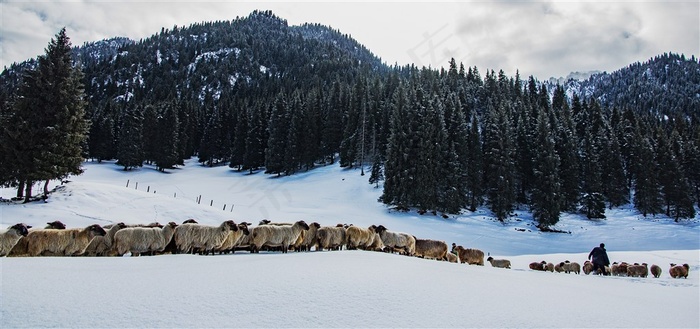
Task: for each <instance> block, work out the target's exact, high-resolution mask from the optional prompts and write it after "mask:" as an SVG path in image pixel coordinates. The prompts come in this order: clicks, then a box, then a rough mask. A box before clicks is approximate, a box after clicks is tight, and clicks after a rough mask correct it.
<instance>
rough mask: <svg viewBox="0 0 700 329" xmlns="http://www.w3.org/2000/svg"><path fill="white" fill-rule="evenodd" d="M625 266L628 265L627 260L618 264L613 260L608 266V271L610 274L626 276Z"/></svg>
mask: <svg viewBox="0 0 700 329" xmlns="http://www.w3.org/2000/svg"><path fill="white" fill-rule="evenodd" d="M627 266H629V264H628V263H627V262H621V263H619V264H618V263H617V262H614V263H613V264H612V266H611V267H610V272H611V274H612V275H615V276H626V275H627Z"/></svg>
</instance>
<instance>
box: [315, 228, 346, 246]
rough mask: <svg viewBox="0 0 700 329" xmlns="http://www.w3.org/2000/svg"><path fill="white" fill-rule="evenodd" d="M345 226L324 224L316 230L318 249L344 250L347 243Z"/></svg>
mask: <svg viewBox="0 0 700 329" xmlns="http://www.w3.org/2000/svg"><path fill="white" fill-rule="evenodd" d="M346 236H347V234H346V232H345V227H344V226H343V225H342V224H341V225H340V226H337V225H336V226H324V227H321V228H319V229H318V230H317V231H316V250H324V249H325V250H342V249H343V246H344V245H345V244H346V243H347V239H346Z"/></svg>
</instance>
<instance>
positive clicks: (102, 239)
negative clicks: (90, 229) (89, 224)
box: [82, 223, 126, 256]
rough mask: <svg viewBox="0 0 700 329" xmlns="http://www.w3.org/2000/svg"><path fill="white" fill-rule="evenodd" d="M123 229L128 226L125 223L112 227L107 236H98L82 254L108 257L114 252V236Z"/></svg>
mask: <svg viewBox="0 0 700 329" xmlns="http://www.w3.org/2000/svg"><path fill="white" fill-rule="evenodd" d="M103 228H104V227H103ZM123 228H126V224H124V223H116V224H113V225H112V227H110V228H109V229H108V230H107V234H105V235H104V236H96V237H95V238H94V239H92V241H90V244H88V246H87V247H86V248H85V251H84V252H83V253H82V255H83V256H107V255H108V254H109V252H110V250H112V243H113V242H114V234H116V233H117V232H118V231H119V230H121V229H123Z"/></svg>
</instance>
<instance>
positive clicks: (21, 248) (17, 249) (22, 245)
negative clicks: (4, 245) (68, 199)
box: [7, 220, 66, 257]
mask: <svg viewBox="0 0 700 329" xmlns="http://www.w3.org/2000/svg"><path fill="white" fill-rule="evenodd" d="M28 228H30V229H29V232H33V231H38V230H40V229H38V228H31V226H28ZM65 229H66V224H63V223H62V222H61V221H60V220H55V221H53V222H48V223H46V227H44V230H65ZM28 254H29V242H28V240H27V237H25V236H23V237H21V238H20V239H19V241H17V244H15V246H14V247H12V250H10V252H9V253H8V254H7V257H18V256H27V255H28Z"/></svg>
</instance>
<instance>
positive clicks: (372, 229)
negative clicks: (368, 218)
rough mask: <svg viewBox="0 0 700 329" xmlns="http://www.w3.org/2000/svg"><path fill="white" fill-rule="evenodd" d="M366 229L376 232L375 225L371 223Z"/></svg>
mask: <svg viewBox="0 0 700 329" xmlns="http://www.w3.org/2000/svg"><path fill="white" fill-rule="evenodd" d="M367 229H369V230H370V231H372V232H377V225H371V226H370V227H368V228H367Z"/></svg>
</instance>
